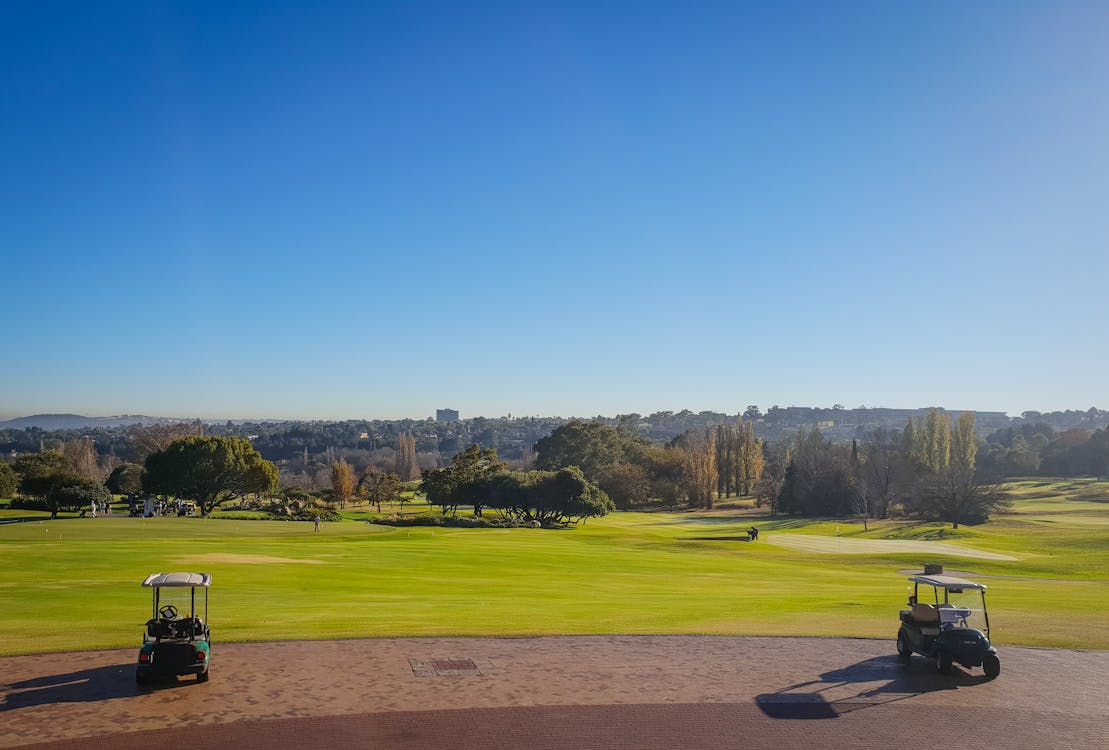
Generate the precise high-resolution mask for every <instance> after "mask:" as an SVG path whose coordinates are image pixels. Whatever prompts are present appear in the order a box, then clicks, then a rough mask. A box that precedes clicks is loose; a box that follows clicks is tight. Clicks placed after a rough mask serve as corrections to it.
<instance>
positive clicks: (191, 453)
mask: <svg viewBox="0 0 1109 750" xmlns="http://www.w3.org/2000/svg"><path fill="white" fill-rule="evenodd" d="M276 487H277V467H276V466H274V465H273V463H271V462H269V461H267V460H265V459H264V458H262V456H261V455H260V454H259V453H258V451H256V450H254V448H253V447H252V446H251V444H250V443H249V442H248V441H246V440H244V439H243V438H235V437H187V438H180V439H178V440H175V441H173V442H172V443H170V445H169V447H167V448H166V449H165V450H163V451H158V452H157V453H152V454H150V455H149V456H148V457H147V459H146V472H145V473H144V474H143V490H144V491H146V492H149V493H150V494H154V495H172V496H174V497H177V498H180V499H183V500H193V501H195V502H196V503H197V505H198V506H200V511H201V513H202V514H204V515H208V514H210V513H211V512H212V511H213V510H215V509H216V508H217V507H219V506H220V505H223V504H224V503H225V502H227V501H229V500H232V499H235V498H241V497H244V496H246V495H249V494H251V493H255V494H261V493H264V492H270V491H272V490H274V489H275V488H276Z"/></svg>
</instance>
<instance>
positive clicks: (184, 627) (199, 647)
mask: <svg viewBox="0 0 1109 750" xmlns="http://www.w3.org/2000/svg"><path fill="white" fill-rule="evenodd" d="M142 585H143V587H144V588H149V589H152V593H153V599H154V609H153V616H152V617H151V618H150V619H149V620H147V621H146V632H145V633H143V637H142V648H140V649H139V662H138V667H137V669H136V672H135V681H136V682H137V683H138V684H139V685H142V684H144V683H146V682H147V681H149V680H150V679H151V678H153V677H176V676H177V675H183V674H195V675H196V680H197V682H207V681H208V673H209V670H210V668H211V656H212V645H211V630H210V629H209V628H208V587H209V586H211V585H212V574H211V573H151V574H150V575H148V576H147V577H146V580H145V581H143V582H142ZM197 589H200V590H202V591H203V592H204V602H203V609H204V617H203V618H201V616H200V610H199V609H197V605H198V604H200V602H198V601H197Z"/></svg>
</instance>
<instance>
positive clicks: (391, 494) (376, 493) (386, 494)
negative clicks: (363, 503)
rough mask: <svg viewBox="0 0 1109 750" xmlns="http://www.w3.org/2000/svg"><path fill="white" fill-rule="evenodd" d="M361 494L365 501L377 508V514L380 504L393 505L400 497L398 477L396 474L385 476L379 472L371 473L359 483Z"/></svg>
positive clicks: (400, 488) (401, 487) (400, 487)
mask: <svg viewBox="0 0 1109 750" xmlns="http://www.w3.org/2000/svg"><path fill="white" fill-rule="evenodd" d="M359 485H360V489H361V492H362V493H363V494H364V495H365V497H366V499H367V500H368V501H369V502H370V503H371V504H373V505H376V506H377V512H378V513H380V512H381V504H382V503H394V502H397V501H398V500H399V499H400V497H401V490H402V489H403V486H402V485H401V481H400V477H398V476H397V475H396V474H392V473H389V474H386V473H384V472H380V471H371V472H369V473H368V474H366V475H365V476H364V477H362V481H360V482H359Z"/></svg>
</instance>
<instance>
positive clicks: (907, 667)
mask: <svg viewBox="0 0 1109 750" xmlns="http://www.w3.org/2000/svg"><path fill="white" fill-rule="evenodd" d="M989 681H990V680H989V678H988V677H986V676H984V675H972V674H969V673H967V672H965V671H963V670H962V669H960V668H959V667H958V666H955V667H954V668H953V670H952V672H951V674H948V675H942V674H939V673H938V672H937V671H936V670H935V669H934V668H933V667H931V665H930V664H929V663H927V662H926V661H925V660H924V659H922V658H920V657H916V658H914V659H913V660H912V661H911V662H910V663H909V664H904V663H903V662H901V660H900V659H898V657H897V656H895V655H890V656H879V657H875V658H873V659H866V660H865V661H861V662H859V663H857V664H852V665H850V666H847V667H843V668H841V669H834V670H832V671H830V672H825V673H824V674H822V675H820V676H819V677H818V678H817V679H815V680H810V681H808V682H801V683H798V684H796V685H790V686H789V687H784V688H782V689H781V690H778V691H777V692H774V693H763V694H762V695H759V696H756V698H755V704H756V705H757V706H758V707H759V709H760V710H761V711H762V712H763V713H764V714H766V715H767V716H768V717H770V718H771V719H791V720H812V719H835V718H838V717H839V716H842V715H843V714H847V713H851V712H852V711H858V710H859V709H862V708H871V707H874V706H881V705H885V704H887V703H894V702H897V701H903V700H907V699H909V698H915V697H917V696H919V695H925V694H927V693H934V692H937V691H940V690H958V689H960V688H969V687H973V686H975V685H981V684H983V683H986V682H989ZM874 683H879V684H878V685H875V684H874ZM856 686H858V689H857V690H856V689H855V688H856ZM833 689H834V690H835V695H836V697H834V698H829V695H828V694H827V693H828V691H831V690H833ZM845 692H846V693H847V695H846V696H844V693H845Z"/></svg>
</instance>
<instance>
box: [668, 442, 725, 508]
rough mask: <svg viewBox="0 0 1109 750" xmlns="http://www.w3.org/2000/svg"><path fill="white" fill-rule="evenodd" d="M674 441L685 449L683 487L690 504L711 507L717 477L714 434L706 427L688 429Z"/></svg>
mask: <svg viewBox="0 0 1109 750" xmlns="http://www.w3.org/2000/svg"><path fill="white" fill-rule="evenodd" d="M675 442H676V443H677V444H679V445H680V446H681V447H682V448H683V449H684V450H685V459H686V461H685V489H686V495H687V496H688V497H689V502H690V504H691V505H694V506H698V507H702V508H712V506H713V493H714V492H715V491H716V480H717V477H718V472H717V468H716V434H715V433H714V432H713V431H712V430H710V429H707V428H706V429H704V430H690V431H689V432H687V433H685V434H684V435H681V436H679V437H678V438H677V439H676V440H675Z"/></svg>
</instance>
